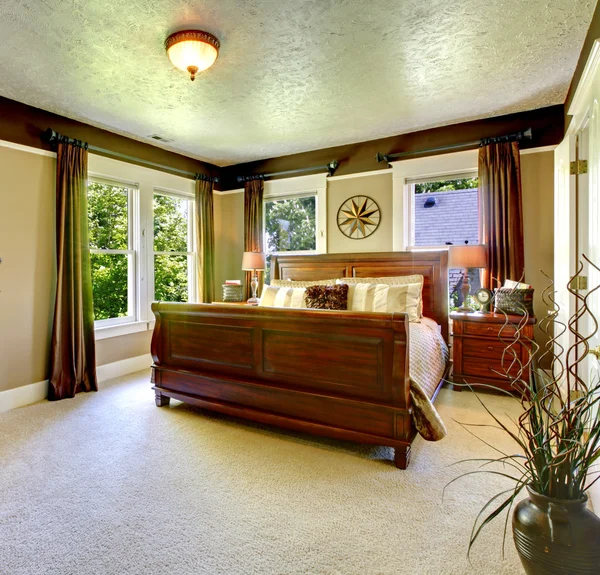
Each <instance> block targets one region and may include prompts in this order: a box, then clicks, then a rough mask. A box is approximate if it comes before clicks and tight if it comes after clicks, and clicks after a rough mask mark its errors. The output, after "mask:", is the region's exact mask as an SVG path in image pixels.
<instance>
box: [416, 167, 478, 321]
mask: <svg viewBox="0 0 600 575" xmlns="http://www.w3.org/2000/svg"><path fill="white" fill-rule="evenodd" d="M478 184H479V182H478V178H477V174H464V177H456V176H454V177H450V178H444V177H439V176H438V177H437V178H432V179H428V180H421V181H418V180H416V181H412V182H410V185H409V189H410V192H411V203H412V213H413V220H412V221H413V225H412V226H411V229H412V245H411V247H412V249H431V248H439V247H446V246H448V245H457V244H465V243H469V244H478V243H479V241H480V240H479V194H478ZM463 275H464V270H462V269H449V270H448V276H449V296H450V304H449V305H450V310H455V309H457V308H458V307H459V306H460V305H462V303H463V302H462V294H461V292H460V288H461V286H462V282H463ZM469 283H470V284H471V293H474V292H475V291H476V290H478V289H479V288H480V287H481V277H480V272H479V270H476V269H472V270H469ZM473 304H474V300H473V301H469V305H471V306H473ZM476 307H477V306H476Z"/></svg>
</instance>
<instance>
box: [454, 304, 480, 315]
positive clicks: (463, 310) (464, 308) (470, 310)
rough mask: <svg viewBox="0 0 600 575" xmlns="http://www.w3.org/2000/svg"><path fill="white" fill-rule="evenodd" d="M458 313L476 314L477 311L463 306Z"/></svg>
mask: <svg viewBox="0 0 600 575" xmlns="http://www.w3.org/2000/svg"><path fill="white" fill-rule="evenodd" d="M456 311H457V312H460V313H475V310H474V309H473V308H470V307H469V306H466V305H461V306H460V307H459V308H458V309H457V310H456Z"/></svg>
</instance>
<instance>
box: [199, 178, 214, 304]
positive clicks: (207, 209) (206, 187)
mask: <svg viewBox="0 0 600 575" xmlns="http://www.w3.org/2000/svg"><path fill="white" fill-rule="evenodd" d="M196 250H197V254H198V262H197V266H196V269H197V273H198V301H199V302H204V303H211V302H213V301H214V300H215V271H214V259H215V232H214V212H213V183H212V182H209V181H205V180H202V179H198V180H196Z"/></svg>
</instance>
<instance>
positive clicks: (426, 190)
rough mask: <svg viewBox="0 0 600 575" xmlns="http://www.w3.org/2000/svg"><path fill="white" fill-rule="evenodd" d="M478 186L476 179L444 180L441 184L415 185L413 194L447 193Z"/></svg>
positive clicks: (426, 183) (425, 183)
mask: <svg viewBox="0 0 600 575" xmlns="http://www.w3.org/2000/svg"><path fill="white" fill-rule="evenodd" d="M478 186H479V179H478V178H477V177H475V178H463V179H459V180H444V181H442V182H424V183H422V184H415V194H430V193H432V192H449V191H450V190H472V189H474V188H477V187H478Z"/></svg>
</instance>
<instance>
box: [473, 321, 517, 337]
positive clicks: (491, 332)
mask: <svg viewBox="0 0 600 575" xmlns="http://www.w3.org/2000/svg"><path fill="white" fill-rule="evenodd" d="M503 325H504V324H502V323H472V322H465V323H464V327H463V330H464V334H465V335H478V336H487V337H493V338H497V337H498V335H499V334H500V330H502V337H504V338H508V337H511V336H513V335H515V332H516V329H515V328H514V327H513V326H510V325H507V326H506V327H505V328H504V329H502V327H503Z"/></svg>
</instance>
